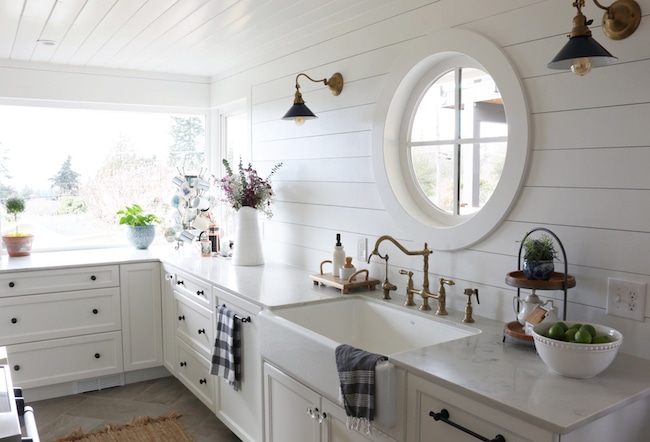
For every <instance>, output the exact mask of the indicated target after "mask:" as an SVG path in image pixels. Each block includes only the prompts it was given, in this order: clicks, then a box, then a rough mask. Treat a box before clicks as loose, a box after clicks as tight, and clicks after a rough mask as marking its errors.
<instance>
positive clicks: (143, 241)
mask: <svg viewBox="0 0 650 442" xmlns="http://www.w3.org/2000/svg"><path fill="white" fill-rule="evenodd" d="M155 236H156V226H154V225H153V224H152V225H149V226H127V227H126V239H128V240H129V242H130V243H131V245H132V246H133V247H135V248H136V249H146V248H148V247H149V246H150V245H151V243H152V242H153V239H154V238H155Z"/></svg>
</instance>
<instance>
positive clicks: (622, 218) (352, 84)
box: [211, 0, 650, 358]
mask: <svg viewBox="0 0 650 442" xmlns="http://www.w3.org/2000/svg"><path fill="white" fill-rule="evenodd" d="M638 1H639V4H640V5H641V8H642V11H644V14H645V15H644V19H643V21H642V23H641V25H640V27H639V29H638V30H637V32H636V33H635V34H634V35H633V36H632V37H630V38H628V39H626V40H623V41H619V42H615V41H612V40H609V39H607V38H606V37H604V36H603V34H602V31H601V30H600V27H599V23H600V17H601V16H602V14H601V11H600V10H598V9H597V8H596V7H595V6H594V5H593V4H592V3H591V2H588V4H587V6H586V7H585V10H584V12H585V14H586V15H587V16H588V17H589V18H594V19H595V20H594V25H593V26H592V31H593V34H594V37H595V38H596V39H597V40H598V41H599V42H601V44H603V45H604V46H606V47H607V48H608V49H610V50H611V51H612V52H613V53H614V54H615V55H617V56H618V57H619V62H618V64H616V65H613V66H610V67H606V68H600V69H596V70H594V71H593V72H592V73H590V74H589V75H588V76H586V77H583V78H578V77H576V76H574V75H572V74H570V73H564V72H558V71H551V70H549V69H547V68H546V63H547V62H548V60H550V59H551V58H552V57H553V56H554V55H555V53H556V52H557V51H558V50H559V49H560V48H561V46H562V45H563V44H564V42H565V41H566V34H567V33H568V32H569V31H570V27H571V20H572V18H573V16H574V15H575V9H574V8H573V7H572V6H571V3H572V1H571V0H547V1H540V0H481V1H478V0H440V1H426V0H408V1H406V0H395V1H375V2H365V5H366V7H367V12H366V13H365V14H364V15H363V16H361V17H357V18H355V20H351V21H346V22H342V23H336V24H332V27H331V28H330V32H328V33H326V34H325V33H323V34H319V35H307V36H305V37H304V39H303V40H304V42H302V45H301V46H300V49H297V50H296V49H295V45H292V44H287V48H288V49H287V50H286V52H283V53H282V52H279V53H278V54H277V57H275V59H274V61H272V62H269V63H264V64H262V65H259V66H252V67H251V66H246V67H241V69H239V70H237V71H233V72H232V73H230V74H229V75H228V76H224V77H223V78H219V79H215V80H214V82H213V85H212V96H211V101H212V105H213V106H216V107H218V106H219V105H220V104H222V103H228V102H231V101H233V100H236V99H239V98H242V97H245V98H247V99H248V102H249V105H250V112H251V133H252V141H253V160H254V162H255V163H256V164H257V166H258V168H259V169H260V170H262V171H268V170H270V168H271V167H272V165H273V164H274V163H276V162H278V161H282V162H284V167H283V168H282V169H281V170H280V172H279V173H278V174H277V175H276V178H275V179H274V183H275V187H276V189H277V195H278V200H277V202H276V204H275V206H274V213H275V217H274V218H273V219H272V220H271V221H268V222H265V224H264V229H265V245H266V253H267V256H268V257H269V258H270V259H279V260H282V261H285V262H288V263H291V264H295V265H299V266H306V267H307V268H308V269H310V270H311V271H317V269H318V264H319V263H320V262H321V261H322V260H324V259H328V258H329V257H330V252H331V249H332V246H333V243H334V236H335V234H336V233H337V232H340V233H342V235H343V241H344V246H345V247H346V250H347V251H348V255H350V256H355V255H356V242H357V239H358V238H365V237H367V238H369V242H370V244H373V243H374V240H375V239H376V238H377V237H378V236H380V235H382V234H390V235H393V236H395V237H397V238H399V239H400V240H401V241H403V242H404V244H405V246H406V247H408V248H410V249H416V248H421V247H422V244H423V242H424V241H426V240H427V238H416V237H411V236H409V234H408V232H404V231H402V230H401V228H400V226H399V220H394V219H392V218H391V216H390V215H389V214H388V213H387V212H386V210H385V208H384V206H383V203H382V199H381V197H380V195H378V193H377V188H376V186H375V184H374V183H375V176H374V171H373V168H372V158H371V152H372V146H371V139H372V137H371V131H372V129H373V120H374V112H375V104H376V102H377V100H378V97H379V95H380V91H381V88H382V84H383V81H384V79H385V77H386V74H387V73H388V72H390V71H391V68H392V66H393V64H394V62H395V60H396V59H397V58H398V57H399V55H400V54H401V53H402V51H408V48H409V45H410V44H412V42H413V41H415V40H416V39H418V38H421V37H422V36H424V35H426V34H428V33H430V32H432V31H435V30H439V29H444V28H450V27H459V28H463V29H467V30H472V31H475V32H478V33H480V34H482V35H484V36H486V37H487V38H489V39H491V40H493V41H494V42H495V43H496V44H497V45H499V46H500V47H502V49H503V50H504V51H505V53H506V54H507V55H508V56H509V57H510V58H511V60H512V63H513V65H514V66H515V68H516V70H517V71H518V72H519V74H520V75H521V78H522V82H523V84H524V88H525V90H526V93H527V96H528V101H529V107H530V110H531V116H530V118H531V129H532V134H531V151H532V155H531V160H530V161H531V162H530V167H529V173H528V176H527V179H526V183H525V188H524V189H523V192H522V193H521V196H520V197H519V199H518V201H517V203H516V205H515V206H514V209H513V210H512V211H511V213H510V214H509V215H508V217H507V219H506V221H505V222H503V224H502V225H501V226H499V227H498V228H497V229H496V230H495V231H494V232H493V233H492V234H491V235H490V236H489V237H488V238H486V239H485V240H484V241H482V242H480V243H478V244H476V245H474V246H472V247H471V248H469V249H466V250H461V251H455V252H436V253H435V254H434V255H432V257H431V266H430V268H431V277H432V278H437V277H439V276H445V277H450V278H453V279H454V280H455V281H456V283H457V284H456V286H454V287H452V288H450V289H448V291H447V293H448V299H449V301H448V305H449V306H450V307H451V308H455V309H462V308H463V306H464V303H465V301H466V298H465V297H464V296H462V289H463V288H465V287H478V288H479V289H480V293H481V304H480V305H478V306H475V308H474V313H475V314H476V315H483V316H487V317H491V318H495V319H499V320H504V321H507V320H512V319H514V313H513V312H512V297H513V296H514V295H515V294H516V291H514V290H512V289H511V288H510V287H508V286H506V284H505V283H504V277H505V274H506V273H507V272H508V271H511V270H515V269H516V266H517V261H516V257H517V251H518V244H517V243H516V242H515V241H516V240H518V239H520V238H521V237H522V236H523V235H524V234H525V232H526V231H527V230H529V229H531V228H533V227H536V226H545V227H548V228H550V229H551V230H553V231H554V232H555V233H556V234H557V235H558V236H559V237H560V238H561V240H562V242H563V244H564V246H565V248H566V251H567V255H568V262H569V272H570V273H572V274H574V275H575V276H576V278H577V281H578V285H577V287H576V288H575V289H572V290H570V291H569V302H570V304H569V308H568V315H569V319H574V320H581V321H586V320H590V321H594V322H599V323H605V324H610V325H611V326H613V327H615V328H617V329H619V330H621V331H622V332H623V333H624V334H625V336H626V342H625V344H624V347H623V351H625V352H627V353H631V354H635V355H638V356H641V357H644V358H650V346H649V345H648V344H647V341H648V340H647V339H646V337H647V336H650V325H649V322H648V321H646V322H636V321H629V320H624V319H617V318H615V317H612V316H606V315H605V299H606V290H607V278H608V277H616V278H623V279H629V280H633V281H640V282H648V281H650V266H649V265H648V259H647V258H646V253H647V252H648V251H650V234H649V233H650V221H649V219H650V174H648V173H646V167H647V165H649V164H650V124H649V123H650V120H648V114H649V111H650V45H648V44H647V42H648V41H649V40H650V18H649V17H648V14H650V0H638ZM289 48H291V50H289ZM336 71H339V72H341V73H342V74H343V76H344V78H345V87H344V90H343V93H342V94H341V95H340V96H339V97H333V96H332V95H331V94H330V93H329V92H328V90H327V89H326V88H325V87H323V86H322V84H320V83H319V84H316V83H308V82H305V81H301V91H302V92H303V96H304V98H305V101H306V103H307V104H308V106H309V107H310V108H311V109H312V110H313V111H314V112H315V113H316V114H318V116H319V119H318V120H315V121H309V122H307V123H306V124H305V125H304V126H302V127H297V126H295V125H293V124H292V123H289V122H286V121H281V120H280V117H281V116H282V115H283V114H284V112H286V110H287V109H288V108H289V106H290V105H291V102H292V98H293V92H294V87H293V85H294V78H295V75H296V74H297V73H299V72H306V73H308V74H309V75H310V76H312V77H314V78H323V77H329V76H330V75H331V74H332V73H334V72H336ZM436 234H437V233H436V232H433V231H432V232H431V235H436ZM383 247H386V249H384V248H383ZM390 247H391V246H390V245H388V244H387V245H384V246H382V250H386V251H388V253H389V254H390V256H391V258H390V262H391V281H392V282H394V283H396V284H398V286H399V287H400V290H403V288H404V286H405V279H404V277H403V276H400V275H398V274H397V270H398V269H400V268H410V269H413V270H414V271H416V272H418V273H417V277H418V279H417V280H416V283H419V282H420V281H421V273H419V271H420V270H421V263H420V262H419V261H418V260H417V259H415V258H407V257H405V256H401V253H399V252H398V251H397V250H396V249H395V250H394V251H391V250H390ZM355 261H356V260H355ZM357 265H358V266H359V265H362V264H359V263H357ZM371 271H372V273H373V274H374V276H376V277H378V278H380V279H382V278H383V266H380V265H378V264H374V265H372V266H371ZM305 283H306V284H309V281H308V280H307V278H306V282H305ZM540 294H541V295H542V296H546V295H548V296H552V297H554V298H556V299H557V300H560V299H561V295H562V293H561V292H543V293H540ZM648 316H650V315H648V314H647V313H646V317H648Z"/></svg>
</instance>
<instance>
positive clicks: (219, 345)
mask: <svg viewBox="0 0 650 442" xmlns="http://www.w3.org/2000/svg"><path fill="white" fill-rule="evenodd" d="M240 365H241V337H240V332H239V321H238V320H237V319H236V318H235V312H233V311H232V310H230V309H228V308H227V307H226V306H225V305H224V306H219V307H217V336H216V338H215V340H214V349H213V350H212V365H211V367H210V373H211V374H213V375H215V376H221V377H223V378H224V380H225V381H226V382H228V384H230V385H232V387H233V388H234V389H235V391H237V390H239V378H240Z"/></svg>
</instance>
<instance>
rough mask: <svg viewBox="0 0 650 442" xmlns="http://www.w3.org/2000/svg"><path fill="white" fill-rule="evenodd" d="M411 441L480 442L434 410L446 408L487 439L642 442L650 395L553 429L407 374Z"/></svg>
mask: <svg viewBox="0 0 650 442" xmlns="http://www.w3.org/2000/svg"><path fill="white" fill-rule="evenodd" d="M407 402H408V403H407V409H406V411H407V413H406V414H407V419H408V420H407V442H436V441H445V442H446V441H450V440H453V441H454V442H456V441H457V442H476V441H477V440H478V439H477V438H476V437H474V436H471V435H469V434H467V433H465V432H463V431H461V430H459V429H458V428H455V427H454V426H452V425H449V424H447V423H445V422H443V421H442V420H438V421H436V420H435V419H434V418H433V417H431V416H430V413H431V412H434V413H439V412H440V411H441V410H442V409H445V410H447V411H448V413H449V420H450V421H452V422H453V423H455V424H458V425H460V426H462V427H464V428H466V429H469V430H471V431H473V432H475V433H477V434H479V435H480V436H482V437H485V438H487V440H493V439H494V438H495V437H496V435H497V434H500V435H502V436H503V437H504V438H505V441H506V442H526V441H531V442H593V441H614V440H617V441H641V440H646V439H647V435H648V434H649V432H650V421H648V419H646V417H647V415H648V412H649V411H650V398H647V397H646V398H643V399H641V400H638V401H636V402H632V403H631V404H628V405H626V406H624V407H622V408H620V409H618V410H616V411H615V412H613V413H611V414H608V415H605V416H603V417H601V418H600V419H597V420H596V421H593V422H590V423H588V424H586V425H584V426H582V427H580V428H577V429H575V430H573V431H572V432H570V433H568V434H559V433H554V432H552V431H549V430H545V429H542V428H540V427H537V426H535V425H532V424H530V423H528V422H526V421H524V420H521V419H519V418H516V417H513V416H510V415H508V414H505V413H503V412H501V411H498V410H496V409H494V408H493V407H490V406H487V405H485V404H482V403H478V402H476V401H474V400H471V399H469V398H467V397H465V396H462V395H460V394H458V393H456V392H453V391H450V390H447V389H445V388H443V387H441V386H439V385H437V384H434V383H431V382H428V381H426V380H423V379H421V378H419V377H417V376H414V375H411V374H409V375H408V399H407Z"/></svg>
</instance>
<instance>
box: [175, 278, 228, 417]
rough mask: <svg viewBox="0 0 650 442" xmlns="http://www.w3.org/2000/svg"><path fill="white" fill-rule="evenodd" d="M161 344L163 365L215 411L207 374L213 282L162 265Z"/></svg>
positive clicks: (212, 383)
mask: <svg viewBox="0 0 650 442" xmlns="http://www.w3.org/2000/svg"><path fill="white" fill-rule="evenodd" d="M164 274H165V285H166V286H167V287H168V289H166V290H165V292H164V295H165V299H164V300H163V305H164V312H163V319H164V323H163V335H162V336H163V338H164V343H163V347H164V349H165V357H164V360H165V366H168V367H170V371H171V372H172V373H173V374H174V375H175V376H176V377H177V378H178V379H180V381H181V382H183V384H185V386H186V387H187V388H188V389H190V390H191V391H192V392H193V393H194V394H195V395H196V397H198V398H199V399H200V400H201V401H202V402H203V403H204V404H205V405H206V406H207V407H209V408H210V409H211V410H213V411H214V409H215V398H216V391H215V389H216V388H217V385H218V384H217V379H216V378H215V377H214V376H212V375H211V374H210V359H211V355H212V346H213V345H214V330H215V325H214V312H213V309H214V301H213V299H212V286H211V285H210V284H208V283H206V282H204V281H201V280H200V279H197V278H194V277H192V276H191V275H188V274H187V273H185V272H182V271H179V270H178V269H176V268H174V267H171V266H165V269H164Z"/></svg>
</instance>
